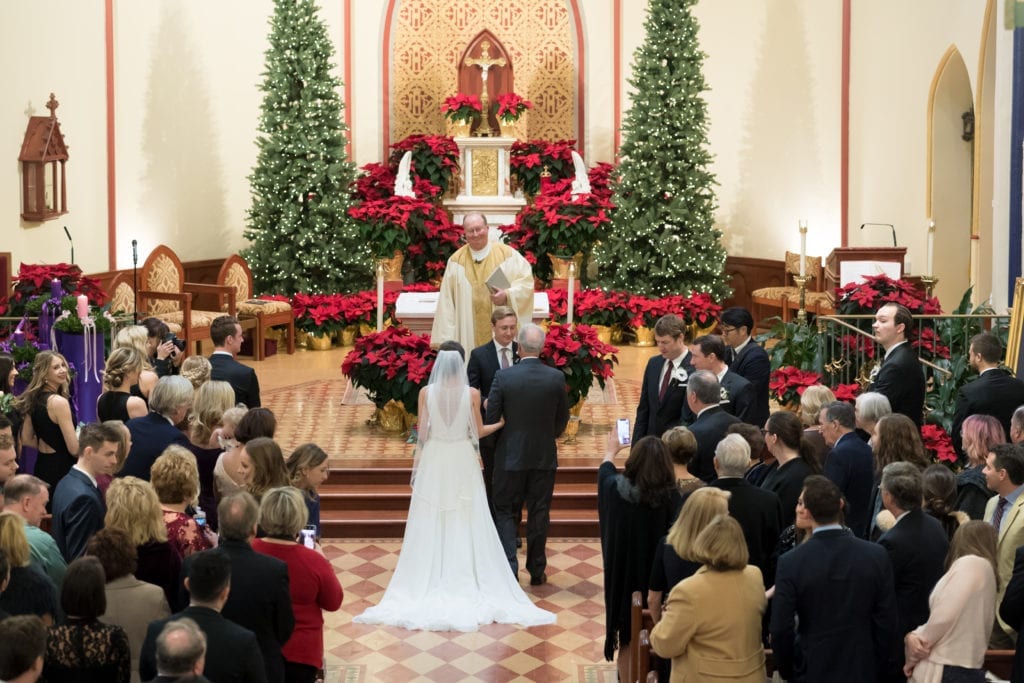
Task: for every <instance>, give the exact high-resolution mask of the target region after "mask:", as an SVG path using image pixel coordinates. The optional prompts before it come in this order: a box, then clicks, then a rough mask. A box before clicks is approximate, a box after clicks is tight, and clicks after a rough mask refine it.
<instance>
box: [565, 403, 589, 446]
mask: <svg viewBox="0 0 1024 683" xmlns="http://www.w3.org/2000/svg"><path fill="white" fill-rule="evenodd" d="M586 400H587V399H585V398H581V399H580V400H579V401H577V402H576V404H575V405H572V406H570V407H569V422H568V424H566V425H565V431H564V432H562V436H564V437H565V443H576V435H577V434H578V433H579V431H580V413H582V412H583V404H584V403H586Z"/></svg>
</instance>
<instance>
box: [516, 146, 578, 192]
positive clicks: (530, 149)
mask: <svg viewBox="0 0 1024 683" xmlns="http://www.w3.org/2000/svg"><path fill="white" fill-rule="evenodd" d="M575 146H576V141H575V140H555V141H553V142H547V141H545V140H530V141H529V142H515V143H513V144H512V147H511V148H510V149H509V166H510V168H509V173H510V174H511V175H512V178H513V179H514V180H515V181H516V184H517V185H518V186H519V189H521V190H522V191H523V192H524V193H525V194H527V195H529V196H531V197H533V196H536V195H537V194H539V193H540V189H541V176H542V174H544V173H545V172H546V173H547V174H549V177H550V181H551V182H555V181H557V180H560V179H563V178H572V177H573V176H575V174H576V168H575V166H574V165H573V162H572V150H573V148H574V147H575Z"/></svg>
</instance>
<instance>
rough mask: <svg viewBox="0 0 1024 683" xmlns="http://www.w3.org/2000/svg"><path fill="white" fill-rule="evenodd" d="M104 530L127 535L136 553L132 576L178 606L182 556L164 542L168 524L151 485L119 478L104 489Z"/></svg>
mask: <svg viewBox="0 0 1024 683" xmlns="http://www.w3.org/2000/svg"><path fill="white" fill-rule="evenodd" d="M103 526H104V527H105V528H107V529H117V530H119V531H123V532H124V533H126V534H127V535H128V538H129V539H130V540H131V543H132V545H134V546H135V549H136V552H137V553H138V567H137V568H136V570H135V577H136V578H137V579H138V580H139V581H145V582H147V583H152V584H155V585H157V586H160V588H162V589H163V591H164V595H165V596H166V597H167V603H168V604H169V605H170V606H171V609H172V610H175V609H176V607H177V606H178V580H179V577H180V576H181V557H179V556H178V553H177V552H175V550H174V548H172V547H171V544H170V543H168V542H167V525H166V524H164V514H163V510H162V509H161V507H160V499H159V498H158V497H157V495H156V490H154V488H153V485H152V484H150V483H149V482H148V481H143V480H142V479H139V478H138V477H119V478H117V479H115V480H114V481H113V482H112V483H111V484H110V488H109V489H107V514H106V517H104V519H103Z"/></svg>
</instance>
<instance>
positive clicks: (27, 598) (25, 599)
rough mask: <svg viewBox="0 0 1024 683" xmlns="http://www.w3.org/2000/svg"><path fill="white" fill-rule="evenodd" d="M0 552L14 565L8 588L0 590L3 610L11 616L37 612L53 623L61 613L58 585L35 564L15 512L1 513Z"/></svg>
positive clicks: (11, 566)
mask: <svg viewBox="0 0 1024 683" xmlns="http://www.w3.org/2000/svg"><path fill="white" fill-rule="evenodd" d="M0 551H3V553H4V554H5V555H6V556H7V562H8V563H9V564H10V568H11V574H10V579H9V580H8V582H7V588H6V589H4V591H3V593H0V610H2V611H4V612H6V613H7V614H11V615H18V614H34V615H36V616H37V617H39V618H40V619H42V620H43V623H45V624H46V625H47V626H50V625H52V624H53V623H54V621H55V618H56V616H57V614H58V604H57V587H56V586H55V585H54V584H53V581H51V580H50V577H48V576H47V575H46V574H44V573H43V571H42V570H41V569H39V568H38V567H36V566H35V565H34V564H32V555H31V552H30V551H29V547H28V539H27V538H26V537H25V522H24V520H23V519H22V518H21V517H19V516H18V515H16V514H14V513H13V512H0Z"/></svg>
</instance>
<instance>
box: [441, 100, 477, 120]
mask: <svg viewBox="0 0 1024 683" xmlns="http://www.w3.org/2000/svg"><path fill="white" fill-rule="evenodd" d="M481 111H482V108H481V106H480V98H479V97H477V96H476V95H465V94H463V93H458V94H456V95H452V96H451V97H446V98H445V100H444V102H442V103H441V113H442V114H444V115H445V118H447V119H450V120H452V121H464V122H468V121H472V120H473V119H474V118H476V117H477V116H479V115H480V112H481Z"/></svg>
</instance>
